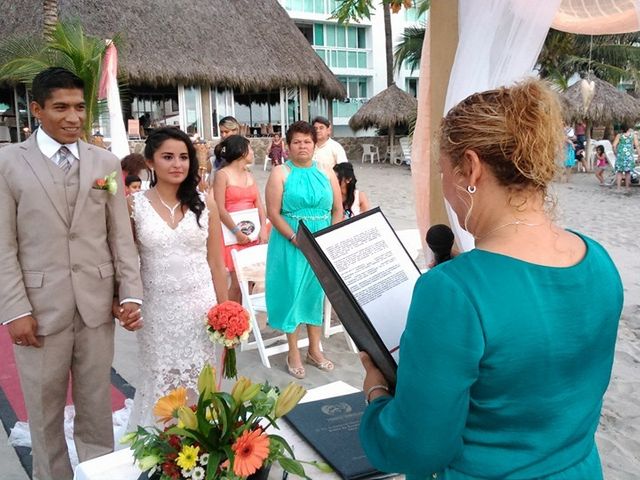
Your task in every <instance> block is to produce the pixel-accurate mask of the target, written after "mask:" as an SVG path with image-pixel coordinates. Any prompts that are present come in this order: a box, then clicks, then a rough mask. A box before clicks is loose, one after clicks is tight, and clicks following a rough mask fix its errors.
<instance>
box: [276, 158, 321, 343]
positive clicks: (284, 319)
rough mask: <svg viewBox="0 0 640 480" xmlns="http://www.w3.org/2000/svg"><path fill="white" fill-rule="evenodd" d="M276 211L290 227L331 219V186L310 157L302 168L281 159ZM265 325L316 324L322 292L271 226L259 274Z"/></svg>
mask: <svg viewBox="0 0 640 480" xmlns="http://www.w3.org/2000/svg"><path fill="white" fill-rule="evenodd" d="M284 168H288V169H289V175H288V176H287V178H286V180H285V183H284V192H283V193H282V207H281V210H280V214H281V215H282V217H283V218H284V219H285V221H286V222H287V223H288V224H289V226H290V227H291V228H292V229H293V231H294V232H297V231H298V222H299V221H300V220H303V221H304V223H305V225H306V226H307V227H308V228H309V230H311V231H312V232H317V231H318V230H321V229H323V228H325V227H328V226H329V225H331V208H332V206H333V191H332V189H331V183H330V182H329V178H328V177H327V175H326V174H324V173H322V172H321V171H320V170H319V169H318V168H317V166H316V163H315V162H313V164H312V165H311V166H310V167H308V168H300V167H296V166H295V165H294V164H293V162H291V161H287V162H286V163H285V167H284ZM265 290H266V301H267V316H268V317H269V325H270V326H271V327H273V328H276V329H278V330H282V331H283V332H286V333H292V332H293V331H294V330H295V329H296V328H297V327H298V325H300V324H301V323H308V324H310V325H315V326H320V325H322V307H323V299H324V294H323V291H322V287H320V282H318V279H317V278H316V276H315V274H314V273H313V271H312V270H311V267H310V266H309V263H308V262H307V260H306V258H305V257H304V255H303V254H302V252H301V251H300V250H299V249H298V247H296V246H295V245H294V244H293V243H291V242H290V241H289V239H288V238H285V237H283V236H282V234H280V232H279V231H278V230H277V229H276V228H273V229H272V230H271V235H270V236H269V248H268V250H267V273H266V280H265Z"/></svg>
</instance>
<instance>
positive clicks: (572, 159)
mask: <svg viewBox="0 0 640 480" xmlns="http://www.w3.org/2000/svg"><path fill="white" fill-rule="evenodd" d="M564 154H565V157H564V169H563V171H562V181H563V182H565V183H569V180H570V179H571V171H572V170H573V167H575V165H576V150H575V148H574V146H573V141H572V140H571V138H569V137H566V138H565V150H564Z"/></svg>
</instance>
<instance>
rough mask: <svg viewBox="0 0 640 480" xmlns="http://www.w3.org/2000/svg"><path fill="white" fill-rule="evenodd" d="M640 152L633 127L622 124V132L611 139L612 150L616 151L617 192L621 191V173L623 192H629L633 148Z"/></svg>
mask: <svg viewBox="0 0 640 480" xmlns="http://www.w3.org/2000/svg"><path fill="white" fill-rule="evenodd" d="M634 147H635V149H636V151H637V152H640V146H638V136H637V135H636V132H634V130H633V127H631V126H629V125H624V124H623V125H622V132H621V133H619V134H618V135H616V138H615V140H614V141H613V151H614V152H616V166H615V170H616V185H617V187H618V192H620V191H622V188H621V183H622V174H624V186H625V187H626V188H625V193H627V194H629V193H631V170H633V169H634V168H635V160H634V159H633V149H634Z"/></svg>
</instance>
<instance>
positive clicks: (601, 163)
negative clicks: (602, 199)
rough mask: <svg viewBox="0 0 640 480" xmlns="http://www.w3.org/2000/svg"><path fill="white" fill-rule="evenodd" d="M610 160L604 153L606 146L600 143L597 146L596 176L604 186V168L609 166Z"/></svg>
mask: <svg viewBox="0 0 640 480" xmlns="http://www.w3.org/2000/svg"><path fill="white" fill-rule="evenodd" d="M608 164H609V161H608V160H607V156H606V155H605V154H604V147H603V146H602V145H598V146H597V147H596V178H597V179H598V181H599V182H600V185H601V186H604V170H605V168H607V165H608Z"/></svg>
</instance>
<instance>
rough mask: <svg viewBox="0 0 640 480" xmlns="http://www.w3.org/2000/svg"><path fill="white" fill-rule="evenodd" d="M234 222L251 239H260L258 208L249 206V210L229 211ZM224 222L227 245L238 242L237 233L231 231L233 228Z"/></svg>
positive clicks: (223, 233) (223, 232)
mask: <svg viewBox="0 0 640 480" xmlns="http://www.w3.org/2000/svg"><path fill="white" fill-rule="evenodd" d="M229 215H231V218H232V219H233V223H235V225H236V227H238V228H239V229H240V231H241V232H242V233H244V234H245V235H246V236H247V237H249V239H250V240H251V241H252V242H253V241H255V240H257V239H258V235H259V234H260V215H259V214H258V209H257V208H249V209H247V210H238V211H237V212H229ZM220 223H221V224H222V235H223V237H224V244H225V245H235V244H236V243H238V241H237V240H236V236H235V234H233V233H231V230H229V229H228V228H227V226H226V225H225V224H224V223H222V222H220Z"/></svg>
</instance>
